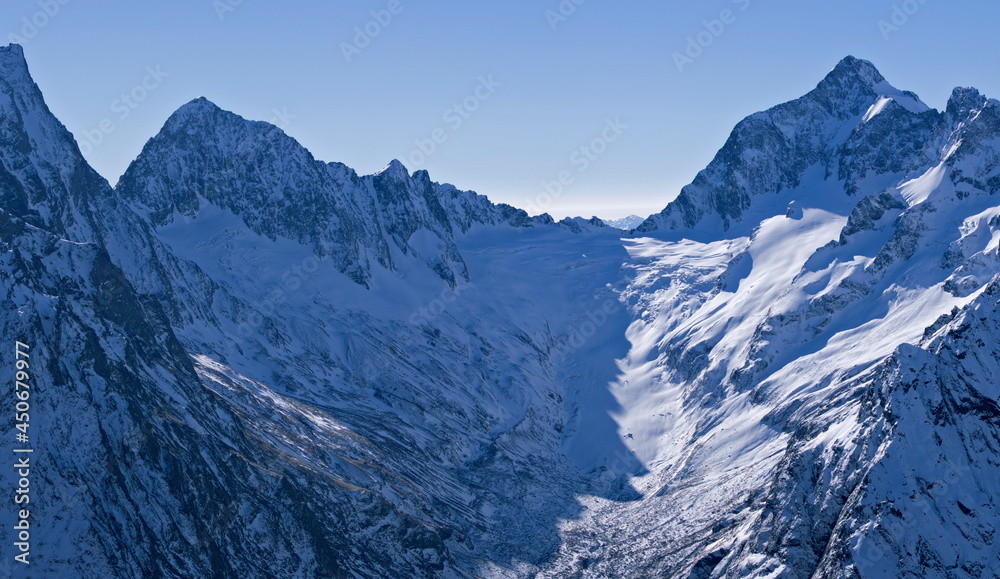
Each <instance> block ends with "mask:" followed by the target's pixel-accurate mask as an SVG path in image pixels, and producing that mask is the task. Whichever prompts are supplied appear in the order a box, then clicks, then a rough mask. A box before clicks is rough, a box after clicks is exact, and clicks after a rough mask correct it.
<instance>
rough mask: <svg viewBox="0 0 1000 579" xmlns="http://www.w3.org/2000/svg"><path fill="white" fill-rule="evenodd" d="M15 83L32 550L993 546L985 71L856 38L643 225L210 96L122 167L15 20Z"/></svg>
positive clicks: (849, 572)
mask: <svg viewBox="0 0 1000 579" xmlns="http://www.w3.org/2000/svg"><path fill="white" fill-rule="evenodd" d="M0 87H2V88H3V90H2V91H0V115H2V116H0V136H2V137H3V139H0V161H2V167H3V173H2V174H0V210H2V213H0V288H2V290H3V291H4V293H5V296H6V300H5V301H4V306H3V307H2V308H0V324H3V331H4V333H5V335H9V336H22V337H26V338H28V339H30V340H31V341H32V356H33V357H32V364H33V366H32V368H33V372H34V377H35V379H36V383H37V384H39V389H38V391H37V394H38V398H37V400H38V404H39V406H38V416H39V418H38V420H39V422H38V423H37V426H38V430H37V432H38V435H37V438H35V439H33V444H34V446H35V448H36V455H35V456H37V457H38V461H39V463H38V464H39V470H38V474H39V477H38V478H37V479H33V481H38V484H39V488H38V489H35V490H36V491H37V493H38V496H41V497H45V500H44V501H40V502H41V504H40V505H39V506H37V507H36V508H35V510H34V511H33V513H32V517H34V518H33V520H34V521H36V524H37V527H36V531H35V533H37V534H35V533H33V538H34V539H33V540H34V541H35V546H36V547H37V549H38V551H39V553H42V554H43V555H41V556H40V557H39V559H38V561H37V563H33V570H35V571H36V572H38V573H39V574H43V575H46V574H47V575H52V576H78V577H84V578H90V577H102V578H103V577H130V576H240V577H244V576H245V577H256V576H261V577H272V576H294V577H323V576H329V577H341V576H355V577H448V578H451V577H469V576H480V577H559V578H562V577H595V578H596V577H601V578H603V577H654V576H655V577H677V578H690V577H698V578H701V577H775V578H778V577H780V578H797V577H822V578H824V579H825V578H834V577H836V578H840V577H844V578H845V579H846V578H847V577H851V578H856V577H865V578H868V577H873V578H874V577H885V576H907V575H913V576H917V575H920V576H926V577H934V578H938V577H940V578H942V579H943V578H949V579H950V578H952V577H961V578H962V579H965V578H973V577H975V578H987V579H989V578H991V577H992V578H995V577H996V576H997V575H996V571H995V570H996V569H998V568H1000V559H998V556H997V552H998V551H997V549H996V544H997V543H996V537H995V534H996V528H997V526H998V525H1000V520H998V517H997V509H996V508H995V506H996V504H997V501H998V500H1000V487H998V486H997V482H996V476H995V471H996V468H997V464H998V461H1000V459H998V455H1000V426H998V422H997V421H998V416H1000V411H998V409H997V396H998V394H1000V392H998V391H997V388H996V387H995V384H996V380H995V377H996V375H997V374H998V373H1000V349H998V346H997V344H998V343H1000V339H998V338H1000V336H998V335H997V334H998V330H997V328H998V323H1000V322H998V320H1000V317H998V316H1000V314H998V313H997V311H998V306H1000V301H998V296H1000V289H998V288H1000V285H998V284H1000V281H998V276H997V272H998V271H1000V199H998V197H997V195H996V193H997V191H998V189H1000V187H998V185H1000V177H998V175H1000V171H998V166H1000V141H998V135H1000V122H998V121H1000V119H998V116H997V112H998V107H997V102H996V101H993V100H989V99H986V98H985V97H983V96H982V95H981V94H979V93H978V91H975V90H974V89H956V91H955V92H954V93H953V95H952V98H951V100H950V101H949V105H948V107H947V109H946V110H945V111H944V112H940V113H939V112H937V111H932V110H928V109H926V107H923V106H921V103H919V100H918V99H916V97H915V95H912V93H907V92H905V91H898V90H896V89H894V88H892V87H891V86H890V85H888V83H887V82H886V81H885V79H884V78H883V77H882V76H881V75H880V74H879V73H878V71H877V70H876V69H875V67H874V66H873V65H871V63H868V62H865V61H861V60H858V59H854V58H847V59H845V60H844V61H842V62H841V63H840V64H838V66H837V67H836V68H835V69H834V70H833V71H832V72H831V73H830V74H829V75H828V76H827V78H825V79H824V80H823V81H822V82H821V83H820V84H819V85H818V86H817V88H816V90H814V91H812V92H810V93H809V94H808V95H806V96H804V97H803V98H801V99H798V100H796V101H792V102H790V103H785V104H784V105H779V106H778V107H775V108H773V109H771V110H769V111H764V112H762V113H758V114H755V115H752V116H751V117H748V118H747V119H746V120H744V121H743V122H741V123H740V125H739V126H737V127H736V129H735V130H734V132H733V134H732V136H731V137H730V139H729V141H728V142H727V143H726V144H725V146H724V147H723V148H722V150H720V152H719V154H718V156H717V157H716V159H715V160H714V161H713V163H712V164H711V165H710V166H709V167H708V168H706V170H705V171H703V172H701V173H699V175H698V177H697V178H696V179H695V182H694V183H692V185H690V186H689V187H687V188H685V191H684V192H683V193H682V195H681V197H679V198H678V201H677V202H675V203H672V204H671V205H670V206H668V207H667V209H666V210H665V211H664V212H663V213H661V214H659V215H657V216H653V217H651V218H650V220H647V221H646V223H645V224H643V226H642V227H640V230H641V231H640V232H639V233H638V234H633V235H629V234H626V233H624V232H622V231H620V230H615V229H613V228H611V227H608V226H607V224H606V223H604V222H602V221H601V220H599V219H596V218H595V219H591V220H585V219H580V218H576V219H566V220H563V221H561V222H559V223H553V222H552V220H551V219H548V218H547V216H545V217H541V218H534V219H532V218H528V217H527V215H526V214H525V213H524V212H521V211H519V210H517V209H515V208H512V207H508V206H503V205H494V204H492V203H490V202H489V201H488V200H487V199H485V198H484V197H481V196H478V195H475V194H474V193H471V192H463V191H458V190H456V189H455V188H454V187H451V186H448V185H441V184H437V183H434V182H432V181H431V180H430V178H429V176H428V175H427V173H426V172H423V171H417V172H415V173H413V174H410V173H409V171H407V170H406V168H405V167H404V166H403V165H402V164H400V163H399V162H397V161H394V162H391V163H389V164H388V165H387V167H386V168H385V169H384V170H382V171H380V172H378V173H377V174H375V175H368V176H361V175H357V174H356V173H355V172H354V171H352V170H351V169H349V168H348V167H346V166H344V165H341V164H337V163H324V162H320V161H317V160H316V159H314V158H313V157H312V155H310V154H309V152H308V151H306V150H305V149H304V148H302V147H301V146H300V145H299V144H298V143H296V142H295V141H294V140H293V139H291V138H290V137H289V136H288V135H286V134H284V133H283V132H282V131H281V130H280V129H277V128H276V127H274V126H273V125H269V124H267V123H259V122H253V121H247V120H245V119H242V118H241V117H239V116H237V115H235V114H233V113H230V112H227V111H224V110H222V109H220V108H219V107H217V106H215V105H214V104H212V103H211V102H209V101H207V100H205V99H196V100H195V101H192V102H191V103H189V104H187V105H185V106H184V107H182V108H181V109H179V110H178V111H177V112H176V113H175V114H174V115H172V116H171V117H170V119H168V121H167V123H166V124H165V126H164V128H163V130H162V131H161V132H160V133H159V134H158V135H156V136H155V137H154V138H153V139H151V140H150V142H149V143H148V144H147V146H146V147H145V148H144V150H143V152H142V154H141V155H140V156H139V158H137V159H136V161H135V163H133V165H132V166H131V167H130V168H129V171H128V173H127V174H126V176H124V177H123V179H122V181H121V182H120V183H119V184H118V186H117V187H115V188H114V189H112V188H110V187H109V186H108V184H107V183H105V182H103V180H101V179H100V178H99V177H96V174H94V173H93V171H92V170H91V169H90V168H89V167H88V166H87V165H86V163H85V162H84V161H83V159H82V157H80V155H79V149H78V148H77V147H76V146H75V143H74V142H73V139H72V136H71V135H69V133H68V132H66V131H65V129H64V128H61V125H60V124H59V123H58V121H57V120H55V119H54V118H52V116H51V114H50V113H49V112H48V110H47V108H45V106H44V101H43V100H42V98H41V95H40V93H38V91H37V87H35V86H34V83H33V82H32V81H31V80H30V75H28V73H27V67H26V64H24V62H23V57H21V56H20V50H19V49H18V48H17V47H10V48H8V49H6V50H4V51H0ZM35 364H37V366H35ZM0 380H4V381H7V383H10V382H11V381H12V380H13V375H12V374H11V367H10V366H0ZM32 396H35V393H33V394H32ZM32 400H35V398H32ZM13 403H14V398H13V393H12V392H11V391H10V390H4V391H0V404H2V405H5V406H7V407H11V406H12V405H13ZM33 427H34V426H33ZM33 484H34V483H33ZM12 526H13V520H12V519H11V512H10V511H3V510H0V529H4V530H3V531H0V539H4V537H7V538H9V535H5V534H4V533H7V532H9V530H10V529H11V528H12ZM5 544H8V545H9V544H10V541H6V543H5ZM34 565H37V566H34Z"/></svg>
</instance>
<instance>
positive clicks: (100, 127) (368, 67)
mask: <svg viewBox="0 0 1000 579" xmlns="http://www.w3.org/2000/svg"><path fill="white" fill-rule="evenodd" d="M46 10H47V11H48V13H46ZM727 11H728V12H727ZM373 12H374V14H373ZM393 12H395V14H393ZM32 21H33V23H32ZM380 21H381V22H380ZM26 23H27V24H26ZM880 23H881V24H880ZM998 23H1000V6H998V5H997V3H995V2H972V1H967V0H951V1H949V2H944V0H924V1H922V2H921V1H920V0H906V1H900V0H886V1H883V0H875V1H872V0H867V1H864V2H862V1H855V0H847V1H837V2H834V1H816V0H805V1H798V2H791V1H786V2H775V1H771V2H765V1H763V0H712V1H709V2H698V3H692V2H673V1H671V2H653V1H646V0H642V1H631V2H611V1H609V0H562V1H560V0H534V1H531V2H529V1H521V0H506V1H499V0H480V1H475V2H464V3H458V2H440V1H439V2H434V1H431V0H372V1H357V2H342V1H341V2H317V1H306V0H284V1H282V2H281V3H278V2H264V1H263V0H174V1H170V2H167V1H160V2H143V3H137V2H133V1H125V0H102V1H101V2H93V1H90V2H88V1H85V0H5V2H4V3H3V6H2V7H0V33H2V34H4V35H5V40H6V41H8V42H9V41H10V39H11V34H14V35H17V36H19V37H21V39H23V40H25V42H24V43H23V44H24V47H25V54H26V56H27V59H28V64H29V66H30V68H31V70H32V74H33V75H34V77H35V80H36V81H37V82H38V84H39V85H40V86H41V88H42V90H43V92H44V93H45V96H46V100H47V101H48V103H49V106H50V108H51V109H52V110H53V112H54V113H55V114H56V115H57V116H58V117H59V118H60V119H61V120H62V121H63V122H64V123H65V124H66V125H67V127H69V129H70V130H71V131H73V133H74V134H75V135H76V136H77V140H78V141H79V142H81V144H82V147H83V148H84V150H85V152H86V156H87V159H88V160H89V161H90V162H91V164H92V165H93V166H94V167H95V168H96V169H97V170H98V171H99V172H100V173H101V174H103V175H104V176H105V177H107V178H108V180H109V181H111V182H112V184H114V183H115V182H116V181H117V179H118V177H119V176H120V175H121V173H122V172H123V171H124V170H125V168H126V167H127V166H128V163H129V162H130V161H131V160H132V159H134V158H135V156H136V155H137V154H138V153H139V151H140V150H141V148H142V146H143V144H144V143H145V141H146V140H147V139H149V138H150V137H152V136H153V135H154V134H155V133H156V132H157V131H158V130H159V128H160V126H162V124H163V122H164V121H165V120H166V118H167V117H168V116H169V115H170V113H171V112H173V111H174V110H175V109H176V108H177V107H179V106H180V105H182V104H184V103H185V102H187V101H189V100H191V99H193V98H195V97H198V96H205V97H207V98H208V99H210V100H212V101H213V102H215V103H216V104H218V105H219V106H221V107H222V108H225V109H228V110H232V111H234V112H236V113H238V114H240V115H243V116H244V117H247V118H251V119H257V120H265V121H272V122H275V123H276V124H279V125H280V126H282V127H283V128H284V129H285V130H286V132H287V133H288V134H290V135H291V136H293V137H295V138H296V139H298V140H299V141H300V142H301V143H302V144H303V145H305V146H306V147H307V148H308V149H309V150H310V151H312V153H313V154H314V155H315V156H316V157H317V158H319V159H322V160H325V161H340V162H343V163H346V164H347V165H349V166H351V167H353V168H355V169H356V170H357V171H358V172H360V173H372V172H375V171H378V170H379V169H381V168H382V167H383V166H385V165H386V163H387V162H388V161H389V160H391V159H393V158H398V159H400V160H402V161H403V162H404V164H406V165H407V166H408V167H409V168H410V169H411V170H413V169H415V168H425V169H427V170H429V171H430V174H431V178H432V179H434V180H437V181H444V182H449V183H454V184H455V185H457V186H459V187H462V188H466V189H474V190H476V191H478V192H480V193H483V194H486V195H488V196H489V197H490V198H491V199H493V200H494V201H502V202H507V203H511V204H513V205H516V206H519V207H523V208H526V209H529V211H531V212H533V213H534V212H538V211H540V210H545V211H548V212H549V213H551V214H553V216H555V217H557V218H560V217H564V216H566V215H585V216H589V215H592V214H597V215H599V216H602V217H611V218H614V217H620V216H623V215H626V214H629V213H639V214H642V215H646V214H649V213H651V212H654V211H658V210H659V209H661V208H662V207H663V206H664V205H665V204H666V203H667V202H668V201H669V200H670V199H672V198H673V197H674V196H675V195H676V194H677V192H678V191H679V189H680V188H681V187H682V186H683V185H685V184H686V183H688V182H690V181H691V179H692V178H693V177H694V175H695V174H696V173H697V172H698V170H700V169H701V168H703V167H704V166H705V165H706V164H707V163H708V162H709V161H710V160H711V158H712V157H713V156H714V154H715V152H716V150H718V148H719V147H720V146H721V145H722V144H723V143H724V141H725V139H726V137H727V136H728V134H729V131H730V130H731V129H732V127H733V126H734V125H735V124H736V123H737V122H738V121H739V120H740V119H741V118H743V117H744V116H746V115H748V114H750V113H753V112H755V111H758V110H762V109H765V108H768V107H770V106H773V105H775V104H777V103H779V102H783V101H786V100H789V99H792V98H795V97H798V96H801V95H802V94H804V93H806V92H807V91H809V90H810V89H811V88H812V87H813V86H815V84H816V83H817V82H818V81H819V80H820V79H821V78H822V77H823V76H824V75H825V74H826V73H827V72H828V71H829V70H830V69H831V68H832V67H833V66H834V65H835V64H836V63H837V62H838V61H839V60H840V59H841V58H842V57H844V56H846V55H847V54H853V55H855V56H858V57H860V58H866V59H868V60H871V61H873V62H874V63H875V64H876V66H878V68H879V69H880V70H881V71H882V73H883V74H884V75H885V76H886V77H887V79H888V80H889V81H890V82H891V83H893V84H894V85H896V86H897V87H899V88H902V89H908V90H913V91H915V92H917V93H918V94H919V95H920V97H921V98H922V99H923V100H924V101H925V102H927V103H928V104H929V105H931V106H933V107H936V108H939V109H940V108H943V107H944V105H945V103H946V101H947V98H948V95H949V94H950V92H951V89H952V88H954V87H955V86H960V85H961V86H976V87H977V88H979V89H980V90H982V91H983V92H984V93H986V94H987V95H990V96H1000V78H998V76H997V74H996V71H997V70H998V69H1000V68H998V66H997V64H998V63H997V59H998V55H1000V51H998V50H997V44H998V43H997V40H996V33H995V28H996V25H997V24H998ZM366 29H367V31H368V32H370V33H375V34H373V35H360V36H359V34H358V32H357V31H358V30H360V31H362V32H364V31H365V30H366ZM366 36H367V38H366ZM699 40H700V41H701V45H700V46H698V47H697V48H695V47H690V51H689V45H690V43H691V42H692V41H694V42H695V43H698V41H699ZM699 49H700V50H699ZM685 53H688V56H687V57H686V58H687V59H689V60H683V59H682V60H681V62H680V66H679V65H678V59H677V54H681V55H684V54H685ZM123 94H124V95H126V96H127V95H132V96H131V97H128V96H127V98H125V99H123V98H122V95H123ZM133 97H134V98H133ZM456 105H457V106H458V108H455V107H456ZM560 178H562V181H563V182H562V183H560V182H559V181H560ZM547 189H548V191H549V192H551V193H558V194H556V195H546V194H545V193H546V190H547Z"/></svg>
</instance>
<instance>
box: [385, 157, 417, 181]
mask: <svg viewBox="0 0 1000 579" xmlns="http://www.w3.org/2000/svg"><path fill="white" fill-rule="evenodd" d="M424 175H427V173H426V171H425V172H424ZM375 176H376V177H387V178H390V179H395V180H398V181H407V180H409V178H410V172H409V171H407V170H406V167H405V166H404V165H403V163H401V162H400V161H399V159H393V160H392V161H390V162H389V164H388V165H386V166H385V168H384V169H382V170H381V171H379V172H378V173H375ZM414 176H416V175H414Z"/></svg>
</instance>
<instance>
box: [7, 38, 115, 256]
mask: <svg viewBox="0 0 1000 579" xmlns="http://www.w3.org/2000/svg"><path fill="white" fill-rule="evenodd" d="M0 183H2V185H0V204H2V206H3V208H4V209H5V210H6V211H8V212H10V213H11V214H12V215H14V216H16V217H18V218H20V219H23V220H25V221H26V222H28V223H31V224H32V225H35V226H37V227H42V228H44V229H47V230H48V231H50V232H52V233H54V234H56V235H59V236H61V237H64V238H67V239H73V240H76V241H92V240H93V239H94V238H95V236H96V235H97V234H96V233H95V231H96V230H97V229H99V227H98V226H97V224H96V221H97V219H98V216H97V215H95V214H94V212H93V211H92V210H91V207H90V202H91V201H92V199H91V198H96V199H97V200H100V199H103V198H106V197H107V195H106V193H107V192H108V189H109V187H108V185H107V182H106V181H105V180H104V179H103V178H101V177H100V175H98V174H97V173H96V172H95V171H94V170H93V169H92V168H91V167H90V166H89V165H87V163H86V161H84V159H83V156H82V154H81V153H80V148H79V147H78V146H77V144H76V142H75V141H74V139H73V135H72V134H71V133H70V132H69V130H67V129H66V127H65V126H64V125H63V124H62V123H61V122H59V120H58V119H56V117H55V116H54V115H53V114H52V112H51V111H50V110H49V108H48V106H47V105H46V104H45V99H44V98H43V97H42V92H41V90H39V88H38V85H36V84H35V82H34V80H33V79H32V78H31V74H30V72H29V71H28V64H27V62H26V61H25V59H24V51H23V50H22V48H21V47H20V46H19V45H17V44H11V45H9V46H6V47H0Z"/></svg>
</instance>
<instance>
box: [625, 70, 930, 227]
mask: <svg viewBox="0 0 1000 579" xmlns="http://www.w3.org/2000/svg"><path fill="white" fill-rule="evenodd" d="M937 120H938V113H937V112H936V111H933V110H932V109H931V108H930V107H928V106H927V105H926V104H924V103H923V102H922V101H921V100H920V99H919V98H918V97H917V95H916V94H914V93H912V92H909V91H901V90H899V89H896V88H895V87H893V86H892V85H891V84H889V82H888V81H886V79H885V77H884V76H882V74H881V73H880V72H879V71H878V69H876V68H875V66H874V65H873V64H872V63H870V62H868V61H866V60H861V59H858V58H855V57H853V56H848V57H847V58H845V59H843V60H842V61H840V63H839V64H837V66H836V67H834V69H833V70H832V71H831V72H830V73H829V74H827V75H826V77H825V78H824V79H823V80H822V81H820V83H819V84H818V85H817V86H816V88H815V89H813V90H812V91H810V92H809V93H807V94H806V95H805V96H803V97H801V98H798V99H795V100H793V101H789V102H786V103H783V104H780V105H778V106H775V107H773V108H771V109H768V110H766V111H762V112H758V113H755V114H752V115H750V116H748V117H747V118H745V119H743V120H742V121H741V122H740V123H739V124H737V125H736V127H735V128H734V129H733V132H732V133H731V135H730V137H729V139H728V140H727V142H726V144H725V145H724V146H723V147H722V149H720V150H719V152H718V154H717V155H716V157H715V159H713V161H712V163H711V164H709V166H708V167H707V168H706V169H705V170H704V171H702V172H700V173H699V174H698V175H697V176H696V177H695V180H694V181H693V182H692V183H691V184H690V185H688V186H686V187H684V189H682V190H681V193H680V195H679V196H678V197H677V199H676V200H675V201H673V202H671V203H670V204H669V205H668V206H667V207H666V208H665V209H664V210H663V211H662V212H661V213H659V214H657V215H653V216H651V217H650V218H648V219H647V220H646V221H645V222H643V223H642V224H641V225H640V226H639V227H638V228H637V231H640V232H650V231H656V230H678V229H690V228H693V227H695V226H698V227H699V228H701V229H705V228H709V229H712V230H715V229H720V230H721V231H722V232H725V231H729V229H730V228H731V227H732V226H733V225H735V224H737V223H741V222H744V221H745V220H744V216H745V214H746V212H747V211H748V210H749V209H750V208H751V207H757V208H758V209H760V210H761V211H764V212H767V211H771V205H774V208H773V213H772V214H778V213H779V212H782V211H784V209H785V207H786V206H787V203H788V201H789V200H790V198H789V199H785V198H782V197H781V195H782V194H791V193H792V192H794V191H796V190H802V194H801V196H803V197H805V198H808V199H809V200H810V203H813V204H815V203H820V204H822V203H823V202H824V200H823V199H819V198H817V196H816V191H817V190H820V191H827V192H825V193H823V195H825V196H827V197H830V196H832V197H831V198H830V199H828V200H827V201H834V200H835V199H834V198H837V197H839V195H840V191H842V192H843V193H844V194H845V195H847V196H851V195H854V194H855V193H857V192H858V190H859V189H860V188H861V187H862V186H864V187H871V188H876V189H883V188H885V187H889V186H891V185H893V184H895V182H897V181H898V180H899V178H901V177H902V176H903V175H904V174H905V171H906V169H908V168H909V167H910V165H911V164H912V160H913V158H914V157H915V156H916V155H917V154H918V153H919V152H920V151H921V150H922V148H923V147H924V144H925V143H926V142H927V140H928V139H929V138H930V137H931V135H932V133H933V130H934V126H935V123H936V122H937ZM827 181H834V182H837V181H840V182H841V183H840V184H839V186H837V187H828V186H825V185H823V184H824V183H825V182H827ZM810 185H812V187H810ZM806 188H808V189H810V190H809V191H805V190H804V189H806ZM838 189H839V191H838ZM758 217H764V215H759V216H758ZM706 220H708V221H709V222H711V224H710V225H709V224H708V223H707V222H706ZM747 224H748V226H749V227H752V226H753V225H754V223H749V222H747Z"/></svg>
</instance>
